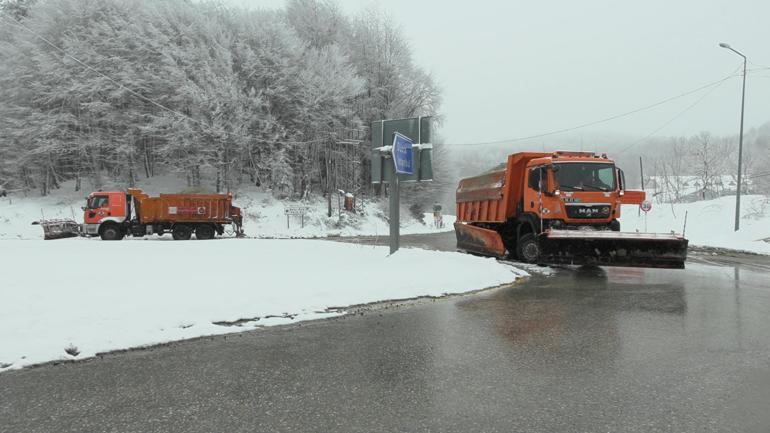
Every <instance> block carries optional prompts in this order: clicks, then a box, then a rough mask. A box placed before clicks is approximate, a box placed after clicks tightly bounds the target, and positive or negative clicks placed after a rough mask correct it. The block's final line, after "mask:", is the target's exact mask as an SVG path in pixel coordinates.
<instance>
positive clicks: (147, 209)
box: [82, 188, 243, 240]
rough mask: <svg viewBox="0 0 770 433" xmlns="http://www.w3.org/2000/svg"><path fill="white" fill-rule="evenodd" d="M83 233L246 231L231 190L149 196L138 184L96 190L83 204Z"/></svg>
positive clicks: (208, 235) (206, 235)
mask: <svg viewBox="0 0 770 433" xmlns="http://www.w3.org/2000/svg"><path fill="white" fill-rule="evenodd" d="M83 211H84V215H83V221H84V223H83V228H82V233H83V234H85V235H86V236H100V237H101V238H102V239H104V240H119V239H123V237H125V236H136V237H141V236H145V235H151V234H158V235H162V234H164V233H167V232H170V233H171V235H172V236H173V238H174V239H176V240H187V239H190V238H191V237H192V234H193V233H195V237H196V238H197V239H212V238H214V237H215V236H216V235H217V234H219V235H222V234H224V232H225V226H227V225H231V224H232V225H233V226H234V227H235V230H234V231H235V233H236V234H238V235H242V234H243V217H242V215H241V209H240V208H238V207H235V206H233V196H232V194H161V195H160V196H158V197H150V196H149V195H147V194H145V193H143V192H142V190H141V189H138V188H129V189H128V191H127V192H123V191H112V192H102V191H98V192H94V193H91V194H90V195H89V196H88V198H87V203H86V206H85V207H83Z"/></svg>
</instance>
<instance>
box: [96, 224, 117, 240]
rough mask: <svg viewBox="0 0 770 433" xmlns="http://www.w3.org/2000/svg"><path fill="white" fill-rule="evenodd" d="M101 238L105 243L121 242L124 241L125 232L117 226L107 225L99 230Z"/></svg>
mask: <svg viewBox="0 0 770 433" xmlns="http://www.w3.org/2000/svg"><path fill="white" fill-rule="evenodd" d="M99 236H100V237H101V238H102V240H103V241H119V240H121V239H123V231H121V230H120V227H118V226H117V224H105V225H103V226H102V227H101V228H100V229H99Z"/></svg>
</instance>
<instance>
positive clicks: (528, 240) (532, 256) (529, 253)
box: [516, 233, 540, 263]
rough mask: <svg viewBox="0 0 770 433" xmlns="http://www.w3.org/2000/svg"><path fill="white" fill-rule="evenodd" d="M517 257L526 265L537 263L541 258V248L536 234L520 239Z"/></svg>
mask: <svg viewBox="0 0 770 433" xmlns="http://www.w3.org/2000/svg"><path fill="white" fill-rule="evenodd" d="M516 255H517V256H518V257H519V260H521V261H522V262H524V263H537V259H538V258H539V257H540V246H539V245H538V244H537V238H536V237H535V235H534V234H532V233H527V234H524V235H522V236H521V237H520V238H519V242H518V243H517V244H516Z"/></svg>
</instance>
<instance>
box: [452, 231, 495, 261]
mask: <svg viewBox="0 0 770 433" xmlns="http://www.w3.org/2000/svg"><path fill="white" fill-rule="evenodd" d="M455 235H456V236H457V248H458V249H460V250H464V251H467V252H470V253H476V254H482V255H485V256H494V257H504V256H505V245H504V244H503V238H502V237H500V233H498V232H496V231H494V230H488V229H484V228H481V227H477V226H473V225H470V224H463V223H460V222H456V223H455Z"/></svg>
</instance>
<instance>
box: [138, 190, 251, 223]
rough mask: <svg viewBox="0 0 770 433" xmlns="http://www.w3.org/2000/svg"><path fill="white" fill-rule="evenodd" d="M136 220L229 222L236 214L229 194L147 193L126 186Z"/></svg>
mask: <svg viewBox="0 0 770 433" xmlns="http://www.w3.org/2000/svg"><path fill="white" fill-rule="evenodd" d="M128 193H129V194H130V195H131V196H132V197H133V198H134V206H136V213H137V214H138V215H139V222H140V223H142V224H152V223H155V222H161V221H171V222H212V223H217V224H229V223H231V222H233V217H239V216H240V209H239V208H237V207H234V206H233V196H232V194H161V195H160V196H159V197H150V196H149V195H147V194H145V193H143V192H142V191H141V190H139V189H129V190H128Z"/></svg>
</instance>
